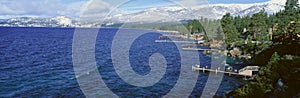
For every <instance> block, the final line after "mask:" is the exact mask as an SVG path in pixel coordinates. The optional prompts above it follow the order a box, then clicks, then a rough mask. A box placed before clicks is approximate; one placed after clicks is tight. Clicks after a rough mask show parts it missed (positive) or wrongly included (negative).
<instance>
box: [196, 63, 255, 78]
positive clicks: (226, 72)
mask: <svg viewBox="0 0 300 98" xmlns="http://www.w3.org/2000/svg"><path fill="white" fill-rule="evenodd" d="M192 70H193V71H202V72H215V73H216V74H218V73H224V74H228V75H229V76H230V75H239V76H245V77H252V75H248V74H241V73H236V72H231V71H223V70H220V69H209V68H205V67H203V68H201V67H200V66H193V67H192Z"/></svg>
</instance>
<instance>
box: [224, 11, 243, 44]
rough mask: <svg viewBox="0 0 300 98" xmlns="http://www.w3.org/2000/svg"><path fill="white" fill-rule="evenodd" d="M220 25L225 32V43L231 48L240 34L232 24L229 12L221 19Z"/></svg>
mask: <svg viewBox="0 0 300 98" xmlns="http://www.w3.org/2000/svg"><path fill="white" fill-rule="evenodd" d="M221 25H222V27H223V32H224V34H225V39H226V45H227V47H228V48H232V47H234V46H235V44H236V43H237V42H238V41H240V39H239V37H240V34H239V33H238V31H237V29H236V27H235V26H234V24H233V17H232V16H230V13H226V15H224V16H223V18H222V19H221Z"/></svg>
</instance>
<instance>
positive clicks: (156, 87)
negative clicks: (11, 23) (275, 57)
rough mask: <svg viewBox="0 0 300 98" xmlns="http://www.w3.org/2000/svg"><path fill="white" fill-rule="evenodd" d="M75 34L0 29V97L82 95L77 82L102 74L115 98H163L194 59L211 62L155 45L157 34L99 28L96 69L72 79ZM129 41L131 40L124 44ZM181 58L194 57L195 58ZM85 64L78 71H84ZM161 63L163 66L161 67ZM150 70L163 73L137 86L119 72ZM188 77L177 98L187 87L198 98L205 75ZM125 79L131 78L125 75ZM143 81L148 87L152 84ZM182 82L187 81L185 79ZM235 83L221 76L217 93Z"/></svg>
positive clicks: (64, 30)
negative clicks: (118, 68) (116, 97)
mask: <svg viewBox="0 0 300 98" xmlns="http://www.w3.org/2000/svg"><path fill="white" fill-rule="evenodd" d="M80 30H82V31H87V32H86V33H87V34H88V33H89V32H88V31H89V30H90V29H88V28H81V29H80ZM119 31H122V32H119ZM74 32H75V28H42V27H41V28H33V27H32V28H31V27H0V97H85V95H84V93H83V91H82V90H81V88H80V85H79V84H78V81H77V79H78V78H86V81H81V82H83V83H86V84H93V83H95V82H97V81H93V77H89V75H92V74H96V73H99V74H100V75H101V80H103V82H104V83H105V85H106V87H107V88H109V90H110V91H111V92H113V93H114V94H115V95H117V96H119V97H162V96H164V95H166V94H168V93H169V92H170V91H171V90H172V89H173V88H174V86H175V85H176V84H177V81H178V80H180V78H181V77H180V74H181V73H190V72H191V71H192V69H191V68H192V66H193V65H195V61H196V62H197V61H199V62H200V64H201V65H207V66H209V65H210V63H211V57H210V56H207V55H203V54H202V52H195V51H194V52H192V51H185V52H183V51H181V50H180V48H178V46H176V44H175V43H156V42H155V40H158V39H159V36H161V34H162V33H158V32H157V31H153V30H141V29H117V28H101V29H100V30H99V33H98V36H97V37H96V41H95V42H96V43H95V50H92V51H94V53H95V60H96V62H95V64H96V65H97V70H96V71H95V70H90V72H88V73H83V74H79V75H78V74H77V75H76V74H75V72H74V68H73V61H72V44H73V35H74ZM140 32H147V33H145V34H143V35H140V36H138V37H136V38H134V40H132V38H131V37H132V36H134V35H136V34H139V33H140ZM117 33H118V37H116V34H117ZM129 40H132V42H130V43H127V44H126V42H129ZM165 40H170V39H168V38H167V39H165ZM83 48H84V47H83ZM127 48H128V49H129V50H128V51H126V49H127ZM112 50H113V51H112ZM119 50H120V51H119ZM181 54H187V55H195V54H196V55H197V56H199V58H193V57H190V56H181ZM124 57H127V58H124ZM162 57H163V58H164V59H161V58H162ZM183 59H184V60H186V61H184V60H183ZM181 61H184V63H182V62H181ZM149 62H152V63H149ZM85 63H86V64H88V63H93V62H85ZM85 63H84V64H82V66H79V68H78V69H87V67H86V66H84V65H85ZM127 63H128V64H127ZM114 64H119V66H121V67H122V66H129V67H131V68H129V69H126V68H128V67H125V69H126V70H123V69H120V70H121V71H120V72H119V73H118V72H116V69H117V68H116V66H115V65H114ZM122 64H124V65H122ZM160 64H162V65H164V64H165V67H163V66H162V67H161V66H160ZM153 66H154V67H153ZM155 68H156V69H157V70H158V71H164V73H162V74H160V73H156V74H153V77H152V78H153V80H157V81H156V82H155V83H154V84H153V85H149V86H145V87H140V86H136V85H132V84H130V83H129V82H130V79H129V80H124V78H122V77H120V74H121V73H126V72H127V70H130V69H132V70H133V72H134V73H135V74H138V75H139V76H146V75H147V74H149V73H151V72H152V71H151V70H156V69H155ZM160 68H165V70H160ZM154 73H155V72H154ZM193 73H194V74H195V75H197V78H196V82H195V84H186V85H183V86H181V88H182V89H181V90H179V91H177V94H178V96H180V94H181V93H189V91H188V90H185V89H187V88H188V87H189V86H191V85H192V86H193V85H194V86H193V88H192V91H191V93H190V95H189V96H190V97H199V96H201V93H202V91H203V89H204V86H205V84H206V82H207V79H208V74H207V73H199V74H198V73H197V72H193ZM126 75H127V76H128V75H129V74H125V76H126ZM128 77H132V78H134V77H133V76H130V75H129V76H128ZM95 80H97V79H95ZM131 82H132V83H133V82H135V81H131ZM144 82H149V84H151V83H150V82H151V81H144ZM183 82H186V83H189V82H191V83H192V81H191V80H188V78H187V79H186V80H183ZM95 84H97V83H95ZM240 85H241V83H240V82H238V80H237V79H235V78H233V77H229V76H226V75H224V76H223V80H222V83H221V85H220V87H219V89H218V91H217V93H216V95H217V96H222V94H224V93H225V92H226V91H230V90H233V89H235V88H237V87H238V86H240ZM85 89H87V90H91V92H92V93H93V94H94V95H95V96H100V97H101V96H105V95H107V94H108V93H107V92H101V90H99V88H95V87H93V86H91V87H90V88H85ZM100 89H101V88H100ZM93 91H95V92H93Z"/></svg>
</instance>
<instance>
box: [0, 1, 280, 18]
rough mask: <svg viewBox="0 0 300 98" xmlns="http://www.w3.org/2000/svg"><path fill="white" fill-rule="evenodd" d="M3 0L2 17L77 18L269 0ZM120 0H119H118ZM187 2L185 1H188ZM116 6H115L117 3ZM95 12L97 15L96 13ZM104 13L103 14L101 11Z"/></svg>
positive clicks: (0, 14)
mask: <svg viewBox="0 0 300 98" xmlns="http://www.w3.org/2000/svg"><path fill="white" fill-rule="evenodd" d="M172 1H175V2H176V3H174V2H170V1H169V0H129V2H125V0H102V1H100V0H96V1H94V0H0V18H2V19H3V18H12V17H28V16H29V17H55V16H67V17H71V18H78V17H80V16H81V15H83V14H84V15H86V16H99V15H100V14H95V13H102V14H103V15H104V13H106V14H107V13H108V12H109V11H110V10H114V11H115V13H132V12H138V11H142V10H145V9H149V8H153V7H165V6H175V5H178V3H179V4H184V5H186V6H189V5H188V4H194V5H195V4H196V5H197V4H198V5H201V4H230V3H239V4H249V3H261V2H267V1H268V0H172ZM275 1H276V0H275ZM277 1H278V0H277ZM279 1H282V0H279ZM116 2H119V3H116ZM185 3H186V4H185ZM118 5H119V7H118V8H116V7H115V6H118ZM93 14H94V15H93ZM100 16H101V15H100Z"/></svg>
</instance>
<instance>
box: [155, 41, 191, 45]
mask: <svg viewBox="0 0 300 98" xmlns="http://www.w3.org/2000/svg"><path fill="white" fill-rule="evenodd" d="M155 42H156V43H188V44H196V42H194V41H173V40H155Z"/></svg>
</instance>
